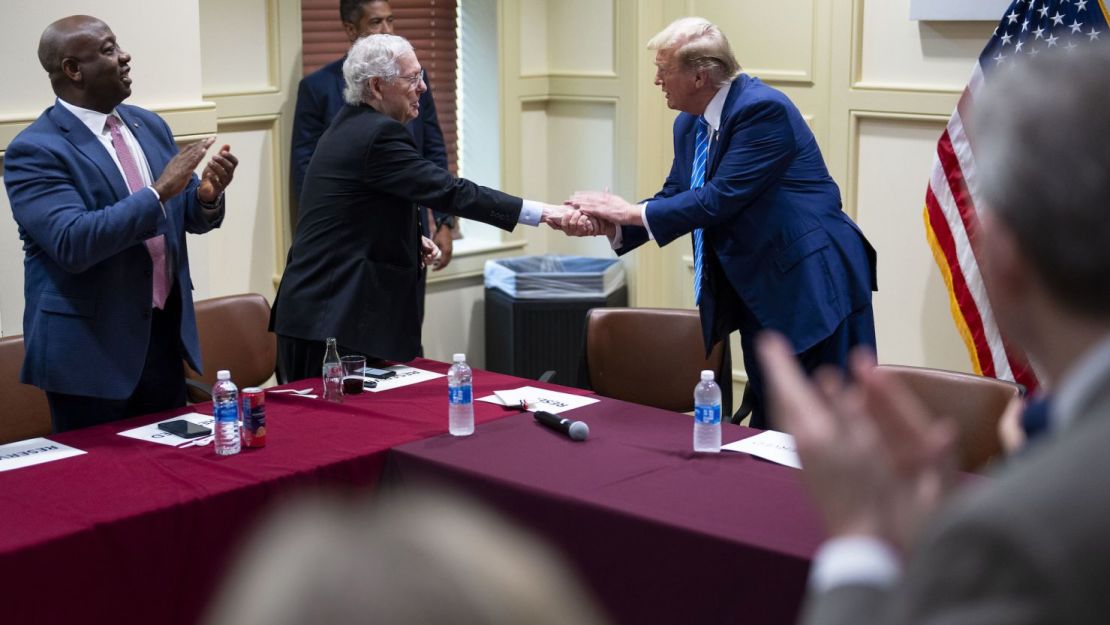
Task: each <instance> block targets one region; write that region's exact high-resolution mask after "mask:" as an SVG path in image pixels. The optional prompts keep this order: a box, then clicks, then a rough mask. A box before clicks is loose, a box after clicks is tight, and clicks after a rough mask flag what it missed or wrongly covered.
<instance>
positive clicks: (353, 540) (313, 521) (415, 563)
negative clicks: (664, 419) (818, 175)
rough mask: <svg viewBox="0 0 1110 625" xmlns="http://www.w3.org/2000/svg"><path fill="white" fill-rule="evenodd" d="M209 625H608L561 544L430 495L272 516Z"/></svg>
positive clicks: (307, 505) (308, 506) (320, 504)
mask: <svg viewBox="0 0 1110 625" xmlns="http://www.w3.org/2000/svg"><path fill="white" fill-rule="evenodd" d="M207 622H208V623H209V625H294V624H296V625H307V624H309V623H311V624H312V625H354V624H358V623H383V624H385V623H388V624H391V625H417V624H425V623H426V624H429V625H430V624H441V623H442V624H447V623H450V624H452V625H525V624H527V625H601V624H602V623H604V622H605V621H604V619H603V618H602V617H601V614H600V612H599V611H598V610H597V609H596V608H595V607H594V605H593V603H592V602H591V600H590V599H589V598H588V596H587V595H586V593H585V592H584V591H583V589H582V588H581V587H580V586H579V585H578V584H577V583H575V582H574V581H573V579H572V578H571V577H570V575H569V573H568V570H567V569H566V568H565V567H564V566H563V564H562V562H561V561H560V560H559V559H558V558H557V557H556V555H555V554H554V552H552V551H551V550H549V549H548V548H546V547H544V546H543V545H541V544H540V543H539V542H537V541H536V539H534V538H532V537H531V536H528V535H526V534H525V533H523V532H522V531H521V530H519V529H517V528H515V527H513V526H511V525H509V524H508V523H507V522H506V521H504V520H503V519H501V518H500V517H497V516H494V515H493V514H492V513H491V512H489V511H487V510H485V509H482V508H479V507H478V506H477V505H475V504H473V503H471V502H468V501H464V500H460V499H457V498H454V497H447V496H443V495H433V494H429V493H419V494H415V495H410V494H402V495H397V496H387V497H382V498H378V499H376V500H374V501H373V502H371V503H370V504H367V503H359V504H352V503H349V502H341V501H339V500H319V499H313V500H308V501H302V502H300V503H298V504H295V505H293V506H291V507H289V508H286V509H284V510H282V511H281V512H279V513H278V514H277V515H276V516H275V517H274V518H273V519H271V520H270V521H269V522H267V523H266V524H265V525H264V526H263V527H262V529H261V530H260V531H259V533H258V535H257V536H256V537H255V538H254V539H253V541H252V542H251V543H250V545H249V546H248V548H247V550H246V551H245V552H244V554H243V557H242V559H241V561H240V562H239V563H238V565H237V566H236V567H235V568H234V570H233V571H232V575H231V576H230V577H229V579H228V581H227V583H225V585H224V588H223V589H222V591H221V593H220V595H219V596H218V597H217V600H216V603H215V604H214V606H213V610H212V611H211V613H210V615H209V619H208V621H207Z"/></svg>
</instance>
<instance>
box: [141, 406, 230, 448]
mask: <svg viewBox="0 0 1110 625" xmlns="http://www.w3.org/2000/svg"><path fill="white" fill-rule="evenodd" d="M178 419H185V420H186V421H191V422H192V423H196V424H197V425H203V426H204V427H206V428H208V429H210V430H212V431H213V432H215V430H214V429H213V428H215V426H216V418H215V417H213V416H212V415H210V414H201V413H199V412H190V413H189V414H183V415H178V416H176V417H170V418H169V419H162V420H161V421H158V422H157V423H151V424H150V425H144V426H142V427H138V428H133V429H130V430H125V431H123V432H119V435H120V436H126V437H127V438H137V439H139V440H141V441H146V442H148V443H158V444H159V445H170V446H172V447H177V446H178V445H183V444H185V443H189V442H192V441H193V440H194V439H191V438H182V437H180V436H178V435H177V434H170V433H169V432H163V431H162V430H159V429H158V423H165V422H166V421H176V420H178Z"/></svg>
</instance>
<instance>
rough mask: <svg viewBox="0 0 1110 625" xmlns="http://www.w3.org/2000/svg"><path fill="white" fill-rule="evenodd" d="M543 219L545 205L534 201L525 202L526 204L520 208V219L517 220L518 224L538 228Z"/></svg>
mask: <svg viewBox="0 0 1110 625" xmlns="http://www.w3.org/2000/svg"><path fill="white" fill-rule="evenodd" d="M541 219H543V204H541V203H539V202H536V201H533V200H524V203H523V204H521V206H520V217H518V218H517V220H516V222H517V223H518V224H524V225H526V226H538V225H540V220H541Z"/></svg>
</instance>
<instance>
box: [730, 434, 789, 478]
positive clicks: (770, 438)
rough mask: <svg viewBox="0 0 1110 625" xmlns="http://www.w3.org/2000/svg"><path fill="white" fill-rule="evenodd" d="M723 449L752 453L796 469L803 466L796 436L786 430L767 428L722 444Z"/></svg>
mask: <svg viewBox="0 0 1110 625" xmlns="http://www.w3.org/2000/svg"><path fill="white" fill-rule="evenodd" d="M721 449H727V450H729V451H738V452H740V453H744V454H751V455H753V456H758V457H760V458H763V459H764V460H770V461H771V462H774V463H776V464H782V465H786V466H788V467H794V468H795V469H800V468H802V461H801V460H800V459H799V458H798V446H797V445H796V444H795V443H794V437H793V436H791V435H789V434H787V433H785V432H776V431H774V430H767V431H766V432H762V433H760V434H756V435H755V436H750V437H748V438H745V439H744V440H740V441H736V442H735V443H729V444H728V445H721Z"/></svg>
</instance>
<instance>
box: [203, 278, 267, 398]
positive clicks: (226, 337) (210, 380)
mask: <svg viewBox="0 0 1110 625" xmlns="http://www.w3.org/2000/svg"><path fill="white" fill-rule="evenodd" d="M195 309H196V311H197V333H198V334H199V335H200V353H201V358H202V359H203V362H202V363H201V366H202V367H203V368H204V375H199V374H198V373H196V372H195V371H193V370H192V369H190V368H189V366H188V365H186V366H185V378H186V380H185V381H186V383H187V384H188V385H189V388H188V391H189V400H190V401H192V402H202V401H208V400H209V399H211V394H210V389H211V388H212V385H213V384H215V383H216V372H217V371H218V370H220V369H228V370H229V371H231V379H232V380H233V381H234V382H235V384H237V385H238V386H239V388H240V389H242V388H246V387H249V386H259V385H261V384H263V383H264V382H266V380H269V379H270V376H272V375H273V374H274V370H275V368H276V365H277V337H275V336H274V334H273V333H272V332H270V331H269V330H268V329H267V328H268V327H269V325H270V304H269V303H268V302H267V301H266V298H265V297H262V296H261V295H259V294H257V293H244V294H242V295H228V296H226V297H215V298H212V299H206V300H201V301H199V302H197V303H196V304H195Z"/></svg>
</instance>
